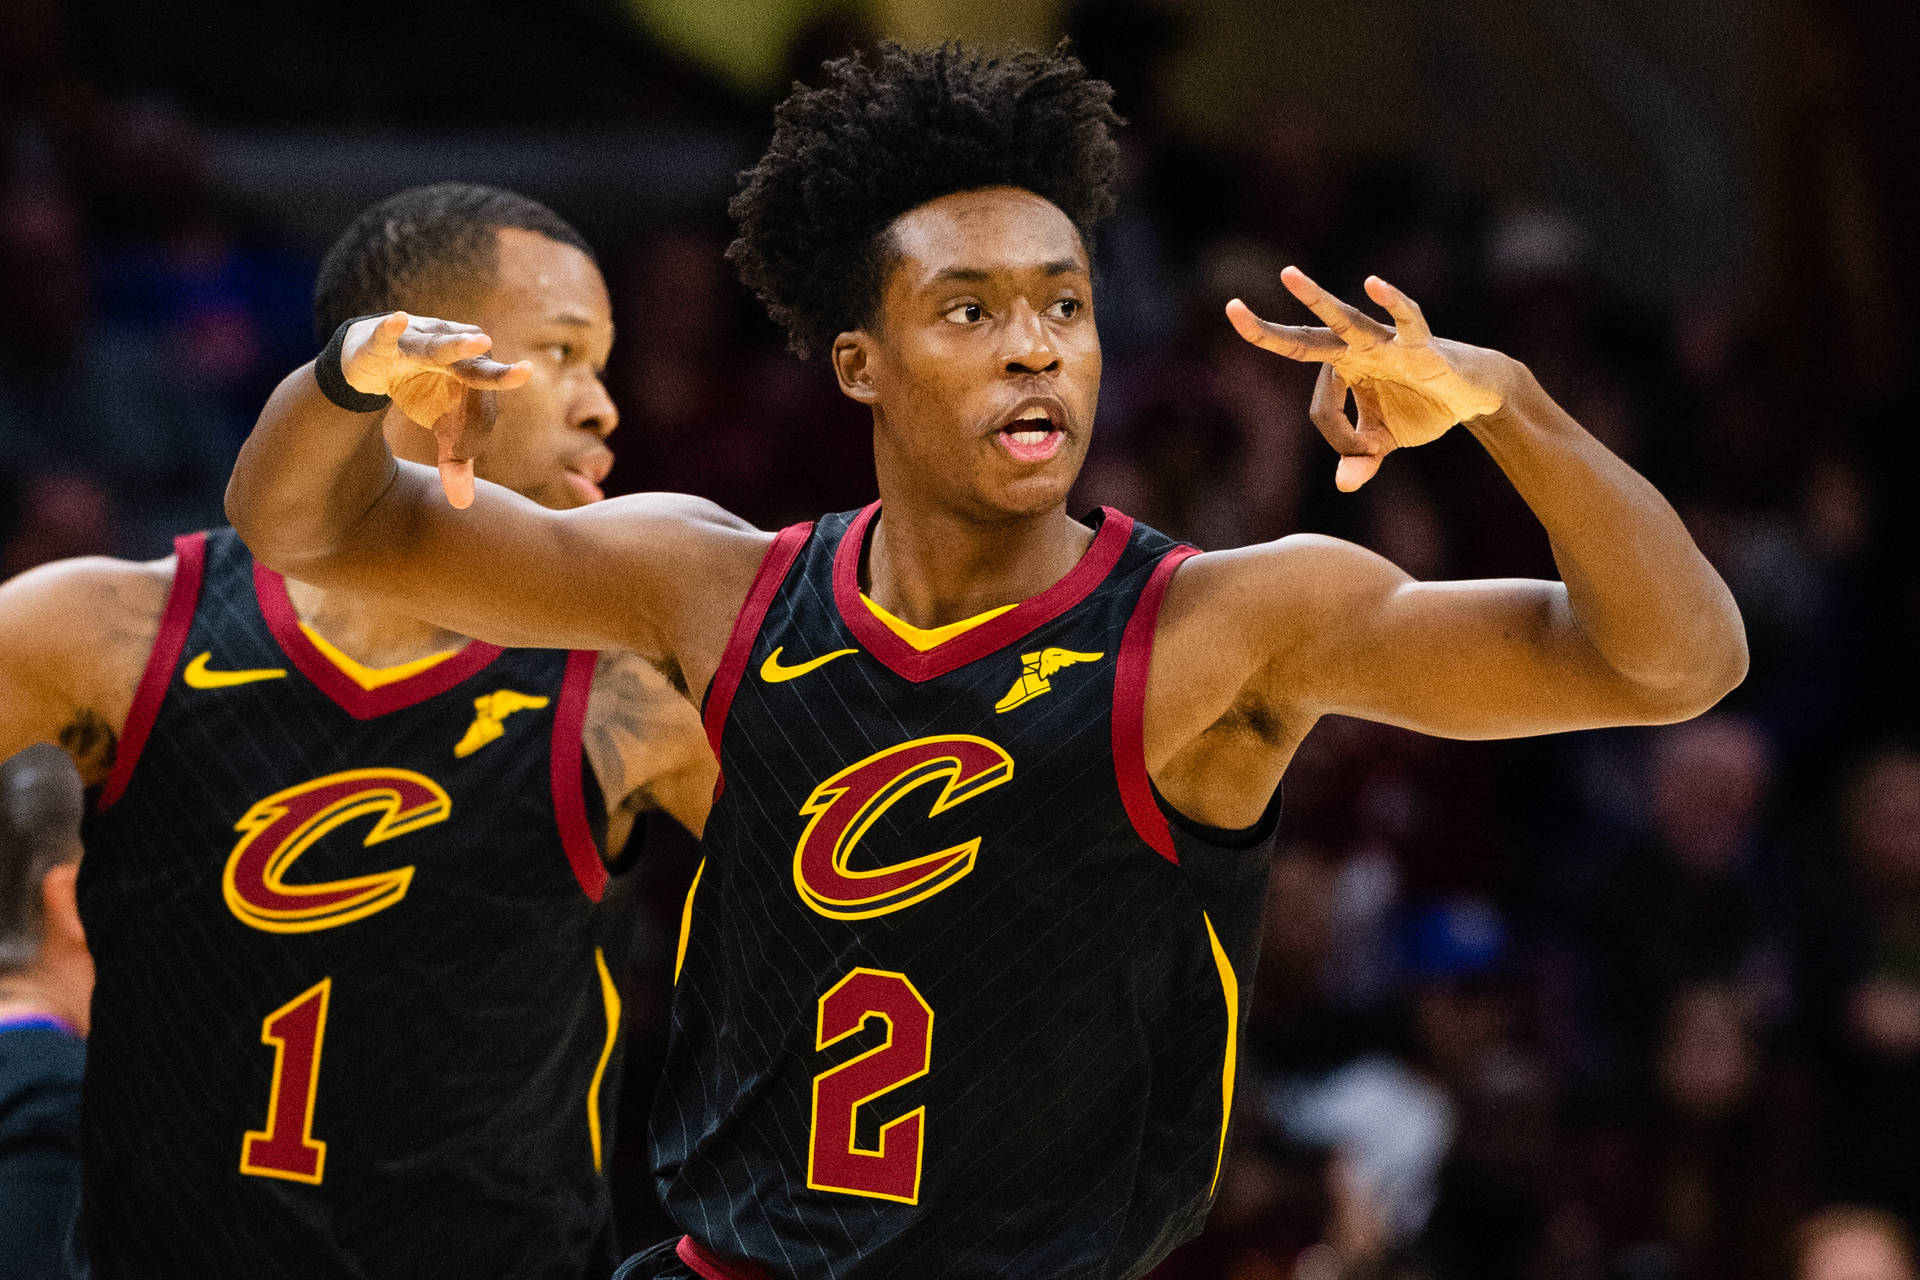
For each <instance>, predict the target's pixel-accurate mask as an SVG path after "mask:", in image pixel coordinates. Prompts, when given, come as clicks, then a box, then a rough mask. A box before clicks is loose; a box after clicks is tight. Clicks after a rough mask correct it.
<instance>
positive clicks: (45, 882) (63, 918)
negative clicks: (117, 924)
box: [40, 858, 87, 947]
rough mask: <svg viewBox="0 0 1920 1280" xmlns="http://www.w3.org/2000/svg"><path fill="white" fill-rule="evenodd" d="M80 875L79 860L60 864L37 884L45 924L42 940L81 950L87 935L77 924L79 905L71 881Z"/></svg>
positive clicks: (85, 943)
mask: <svg viewBox="0 0 1920 1280" xmlns="http://www.w3.org/2000/svg"><path fill="white" fill-rule="evenodd" d="M79 875H80V860H79V859H78V858H75V859H74V860H72V861H71V862H62V863H60V864H59V865H58V866H56V867H54V868H53V869H51V870H50V871H48V872H47V874H46V875H45V876H44V877H42V879H41V881H40V910H41V918H42V919H43V920H44V921H45V922H46V938H47V940H48V941H52V940H53V939H54V938H59V939H60V940H61V941H62V942H65V943H69V944H72V945H76V946H80V947H85V946H86V945H87V931H86V929H85V927H83V926H82V925H81V923H80V901H79V898H78V897H77V896H76V895H75V893H74V881H75V880H76V879H77V878H78V877H79Z"/></svg>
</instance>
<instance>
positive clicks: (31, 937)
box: [0, 743, 82, 974]
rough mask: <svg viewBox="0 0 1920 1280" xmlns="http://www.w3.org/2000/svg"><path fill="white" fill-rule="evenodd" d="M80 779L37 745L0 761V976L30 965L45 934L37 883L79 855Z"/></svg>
mask: <svg viewBox="0 0 1920 1280" xmlns="http://www.w3.org/2000/svg"><path fill="white" fill-rule="evenodd" d="M81 804H82V801H81V790H80V775H79V774H78V773H76V772H75V771H74V767H73V762H72V761H71V760H69V759H68V758H67V753H66V752H64V751H62V750H60V749H59V748H58V747H54V746H50V745H48V744H46V743H40V744H38V745H36V746H31V747H28V748H27V749H26V750H24V751H22V752H20V753H19V754H18V755H15V756H13V757H11V758H10V759H8V760H5V761H0V974H5V973H13V972H16V971H18V970H21V969H25V968H27V967H29V966H31V965H32V964H33V962H34V960H35V959H37V958H38V957H39V954H40V940H41V938H42V937H43V936H44V934H45V932H46V921H45V920H44V919H43V918H42V915H41V906H40V884H41V882H42V881H43V880H45V879H46V878H47V872H49V871H51V870H53V869H54V868H55V867H57V866H59V865H60V864H62V863H64V862H72V861H74V860H75V859H77V858H78V857H79V856H80V814H81Z"/></svg>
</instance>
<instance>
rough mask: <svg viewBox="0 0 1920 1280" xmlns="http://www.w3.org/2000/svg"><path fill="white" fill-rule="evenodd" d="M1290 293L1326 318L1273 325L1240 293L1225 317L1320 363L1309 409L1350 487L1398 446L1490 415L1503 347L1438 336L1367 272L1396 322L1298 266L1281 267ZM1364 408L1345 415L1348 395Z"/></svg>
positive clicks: (1410, 303)
mask: <svg viewBox="0 0 1920 1280" xmlns="http://www.w3.org/2000/svg"><path fill="white" fill-rule="evenodd" d="M1280 280H1281V283H1283V284H1285V285H1286V286H1287V291H1288V292H1289V293H1291V294H1292V295H1293V296H1294V297H1296V298H1298V299H1299V300H1300V301H1301V302H1302V303H1304V304H1305V305H1306V307H1307V309H1308V310H1309V311H1311V312H1313V314H1314V315H1316V316H1318V317H1320V319H1322V320H1324V321H1325V322H1326V327H1325V328H1321V327H1319V326H1314V325H1288V324H1274V323H1273V322H1271V321H1268V320H1262V319H1260V317H1258V316H1256V315H1255V314H1254V313H1253V310H1252V308H1250V307H1248V306H1247V304H1246V303H1244V302H1242V301H1241V300H1240V299H1238V298H1235V299H1233V301H1231V302H1229V303H1227V319H1228V320H1229V321H1230V322H1231V323H1232V324H1233V327H1234V329H1235V330H1236V331H1237V332H1238V333H1239V334H1240V336H1241V337H1243V338H1245V339H1246V340H1247V341H1248V342H1251V343H1253V344H1254V345H1255V346H1258V347H1264V348H1266V349H1267V350H1268V351H1272V352H1274V353H1275V354H1277V355H1283V356H1286V357H1287V358H1288V359H1290V360H1302V361H1318V362H1320V364H1321V365H1322V368H1321V370H1320V379H1319V381H1318V382H1316V383H1315V384H1314V388H1313V404H1312V406H1311V408H1310V409H1309V411H1308V416H1309V417H1311V418H1312V419H1313V424H1314V426H1316V427H1318V428H1319V429H1320V434H1321V435H1323V436H1325V437H1326V440H1327V443H1328V444H1330V445H1332V446H1333V447H1334V449H1335V450H1336V451H1337V452H1338V453H1339V454H1340V455H1341V457H1340V465H1339V467H1338V469H1337V470H1336V471H1335V472H1334V484H1335V485H1337V486H1338V487H1339V488H1340V489H1342V490H1344V491H1346V492H1352V491H1353V490H1355V489H1358V488H1359V487H1360V486H1361V485H1363V484H1365V483H1366V482H1367V481H1368V480H1371V479H1372V478H1373V475H1374V473H1375V472H1376V471H1378V470H1379V469H1380V462H1381V460H1382V459H1383V458H1385V457H1386V456H1387V454H1389V453H1391V452H1392V451H1393V450H1394V449H1397V448H1402V447H1411V446H1413V445H1420V444H1426V443H1427V442H1428V441H1430V440H1436V439H1438V438H1439V437H1440V436H1441V435H1443V434H1445V433H1446V431H1447V429H1448V428H1449V427H1452V426H1453V425H1454V424H1455V423H1459V422H1465V421H1466V420H1467V419H1468V418H1477V417H1480V416H1481V415H1483V414H1488V413H1492V412H1493V411H1494V410H1496V409H1498V408H1499V407H1500V406H1501V405H1502V404H1503V403H1504V402H1505V396H1504V394H1503V392H1502V391H1501V390H1500V388H1501V386H1502V384H1503V374H1504V371H1505V367H1506V366H1508V365H1510V364H1511V362H1510V361H1508V360H1507V358H1506V357H1504V356H1502V355H1500V354H1499V353H1498V352H1493V351H1487V350H1485V349H1483V348H1480V347H1471V346H1468V345H1466V344H1465V343H1461V342H1449V341H1447V340H1446V339H1444V338H1436V337H1434V336H1433V334H1432V332H1431V331H1430V330H1429V329H1428V328H1427V321H1426V317H1424V316H1423V315H1421V314H1420V308H1419V306H1418V304H1416V303H1415V302H1414V300H1413V299H1412V298H1409V297H1408V296H1407V295H1406V294H1404V293H1402V292H1400V290H1398V289H1396V288H1394V287H1393V286H1392V285H1390V284H1388V283H1387V282H1386V281H1385V280H1382V279H1381V278H1380V277H1379V276H1368V277H1367V282H1366V289H1367V296H1368V297H1370V298H1372V299H1373V300H1374V301H1375V302H1377V303H1379V304H1380V306H1382V307H1384V308H1385V309H1386V311H1387V314H1388V315H1390V316H1391V317H1392V318H1393V325H1392V327H1388V326H1387V325H1384V324H1382V323H1381V322H1380V321H1378V320H1375V319H1374V318H1373V317H1372V316H1370V315H1368V314H1367V313H1366V312H1364V311H1361V310H1360V309H1359V308H1357V307H1353V306H1349V305H1348V304H1347V303H1345V302H1342V301H1341V300H1340V299H1338V298H1336V297H1334V296H1333V295H1332V294H1330V293H1328V292H1327V291H1326V290H1324V289H1322V288H1321V287H1320V286H1319V285H1317V284H1315V283H1314V282H1313V281H1312V280H1310V279H1308V278H1307V274H1306V272H1304V271H1302V270H1300V269H1299V268H1298V267H1288V268H1287V269H1286V270H1284V271H1282V272H1281V273H1280ZM1349 391H1351V392H1352V393H1353V400H1354V404H1355V405H1357V406H1358V408H1359V411H1360V421H1359V423H1358V425H1355V423H1354V422H1353V420H1352V419H1350V418H1349V417H1348V416H1347V393H1348V392H1349Z"/></svg>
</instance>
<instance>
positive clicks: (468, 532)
mask: <svg viewBox="0 0 1920 1280" xmlns="http://www.w3.org/2000/svg"><path fill="white" fill-rule="evenodd" d="M491 347H492V342H491V339H489V338H488V337H487V335H486V334H485V333H483V332H481V331H480V330H479V329H477V328H475V327H474V326H472V325H463V324H454V323H450V322H447V321H442V320H434V319H427V318H421V317H409V316H408V315H406V313H404V312H395V313H393V314H390V315H387V316H383V317H378V318H375V319H368V320H362V321H360V322H359V323H357V324H355V325H354V326H353V327H352V328H351V329H350V330H349V331H348V336H347V340H346V344H345V347H344V350H343V352H342V358H341V372H342V373H343V374H344V375H345V378H346V380H347V382H348V383H349V385H351V386H352V387H353V388H354V389H355V390H357V391H360V392H362V393H365V394H370V395H388V396H391V397H392V398H393V402H394V406H395V408H397V409H399V410H400V411H401V412H403V413H405V414H406V416H407V417H408V418H410V419H411V420H412V421H413V422H415V423H419V424H421V425H423V426H428V427H431V429H432V430H433V432H434V434H435V435H436V436H437V437H438V439H439V442H440V466H439V475H438V476H436V475H435V472H434V469H432V468H428V467H422V466H416V465H412V464H409V463H404V462H399V461H397V460H396V459H395V458H394V457H393V456H392V454H391V453H390V452H389V450H388V448H387V445H386V441H385V438H384V436H383V434H382V423H383V419H384V414H383V413H382V412H380V411H374V412H370V413H355V412H352V411H350V410H347V409H343V408H341V407H339V406H338V405H336V404H335V403H334V402H333V401H331V400H329V399H328V398H327V397H326V396H325V395H324V394H323V393H322V392H321V390H320V387H319V384H318V383H317V382H316V381H315V379H314V374H313V367H312V365H303V366H302V367H301V368H299V369H297V370H295V371H294V372H293V373H292V374H290V375H288V377H287V378H286V379H285V380H284V381H282V382H281V384H280V385H279V387H277V388H276V389H275V390H274V392H273V395H272V396H271V397H270V398H269V399H268V401H267V404H266V407H265V408H264V409H263V410H262V411H261V415H260V421H259V424H258V425H257V426H256V427H255V429H254V432H253V434H252V436H250V437H249V438H248V440H247V442H246V444H245V445H244V446H243V447H242V449H241V451H240V458H239V461H238V463H237V464H236V466H235V468H234V473H233V479H232V481H231V483H230V484H229V485H228V488H227V514H228V517H229V518H230V519H231V520H232V521H233V524H234V527H235V528H236V529H238V530H239V531H240V535H241V537H242V538H244V539H245V540H246V543H247V545H248V547H249V548H251V549H252V551H253V553H254V554H255V555H256V556H257V557H258V558H259V559H260V560H261V561H262V562H263V563H265V564H267V565H269V566H271V567H272V568H274V569H277V570H279V571H281V572H283V573H286V574H289V575H291V576H294V577H297V578H300V579H302V580H305V581H308V582H313V583H316V584H318V585H321V586H328V587H336V588H341V589H346V590H351V591H355V592H359V593H364V594H369V595H373V596H377V597H381V598H384V599H387V600H390V601H393V602H395V603H396V604H399V605H401V606H403V607H404V608H405V609H406V611H407V612H408V613H409V614H411V615H412V616H415V617H420V618H424V619H427V620H429V621H432V622H436V623H439V624H440V625H443V626H446V627H449V628H452V629H453V630H456V631H459V632H461V633H463V634H466V635H471V636H477V637H479V638H481V639H484V640H490V641H493V642H495V643H499V644H510V645H536V646H554V647H579V648H603V649H604V648H620V649H631V650H633V651H635V652H639V653H643V654H648V655H651V656H656V657H662V658H670V659H672V660H673V661H675V662H677V663H678V664H679V665H680V666H681V667H683V668H684V669H685V670H686V673H687V675H688V678H689V680H690V681H698V682H695V683H692V685H691V687H692V688H693V689H695V690H696V691H697V690H699V689H701V688H703V687H704V678H705V677H706V676H710V675H711V668H712V666H713V665H714V664H717V662H718V656H719V650H720V648H721V647H722V646H723V645H724V643H725V636H726V631H727V627H728V626H729V625H730V623H731V620H732V617H733V614H734V613H735V612H736V611H737V610H738V608H739V605H740V602H741V601H742V600H743V599H744V598H745V596H746V591H747V587H748V584H749V583H750V582H751V581H752V577H753V574H754V571H755V569H756V568H757V566H758V564H759V559H760V556H761V554H762V553H763V552H764V550H765V546H766V542H767V537H766V535H763V534H760V533H758V532H756V531H754V530H752V529H751V528H750V527H748V526H746V525H745V524H744V523H743V522H742V521H740V520H738V519H736V518H735V517H733V516H730V515H728V514H727V513H726V512H724V511H722V510H720V509H719V508H718V507H715V506H714V505H713V504H711V503H708V502H704V501H702V500H700V499H696V498H688V497H684V496H681V495H666V494H650V495H642V496H637V497H632V498H623V499H615V500H613V501H611V502H604V503H596V504H594V505H592V506H590V507H585V508H581V509H579V510H575V511H570V512H556V511H549V510H547V509H545V508H543V507H541V506H539V505H538V504H536V503H533V502H531V501H528V500H527V499H525V498H522V497H520V496H519V495H517V494H515V493H512V492H511V491H509V490H507V489H504V488H501V487H499V486H497V485H491V484H488V483H486V482H485V481H480V482H477V483H476V482H475V480H474V478H473V462H472V460H473V458H474V457H475V456H476V455H477V454H479V453H480V451H481V450H482V449H483V448H484V446H485V442H486V436H487V433H488V430H489V429H490V426H491V422H492V418H493V409H494V402H493V398H494V397H495V396H496V395H502V394H505V395H511V394H512V393H513V389H514V388H516V387H518V386H519V385H521V384H522V383H524V382H525V380H526V377H527V373H528V368H529V367H528V366H526V365H525V364H515V365H504V364H501V363H499V362H497V361H494V360H492V359H489V358H488V356H487V354H486V353H487V352H488V351H489V350H490V349H491ZM443 489H444V495H445V496H444V497H443V496H442V493H443Z"/></svg>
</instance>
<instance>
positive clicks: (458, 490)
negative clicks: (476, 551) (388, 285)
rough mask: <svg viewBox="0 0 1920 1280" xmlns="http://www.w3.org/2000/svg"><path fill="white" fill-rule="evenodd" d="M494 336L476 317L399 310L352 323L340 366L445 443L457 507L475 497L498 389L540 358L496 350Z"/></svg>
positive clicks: (450, 491)
mask: <svg viewBox="0 0 1920 1280" xmlns="http://www.w3.org/2000/svg"><path fill="white" fill-rule="evenodd" d="M492 350H493V339H492V338H489V337H488V336H487V335H486V334H484V333H482V332H481V331H480V330H479V328H478V327H476V326H474V325H470V324H458V323H455V322H454V321H451V320H435V319H432V318H430V317H427V316H410V315H408V314H407V313H406V312H404V311H395V312H392V313H391V314H388V315H385V316H379V317H375V318H373V319H369V320H361V321H359V322H357V323H356V324H355V325H354V326H353V327H352V328H350V329H348V330H347V337H346V341H345V343H344V344H343V345H342V347H341V350H340V372H341V373H342V374H344V375H345V377H346V380H347V385H348V386H350V387H352V388H353V389H354V390H355V391H363V392H365V393H367V394H368V395H376V396H379V395H384V396H391V397H393V403H394V404H395V405H396V406H397V407H398V408H399V410H400V412H402V413H404V414H406V415H407V417H408V418H410V419H411V420H412V421H414V422H415V423H417V424H419V425H420V426H423V427H425V428H427V429H428V430H429V431H431V432H433V434H434V438H435V439H436V440H437V441H438V443H439V467H440V487H441V488H442V489H444V490H446V494H447V501H448V502H450V503H452V504H453V505H454V506H456V507H467V506H471V505H472V503H473V459H474V457H475V456H476V455H477V454H478V453H479V452H480V446H481V444H482V442H483V441H484V440H485V439H486V435H487V432H488V431H489V430H491V429H492V427H493V419H494V409H495V406H494V400H493V394H492V393H493V392H496V391H511V390H513V389H514V388H515V387H520V386H524V385H526V381H527V379H528V378H530V377H532V376H533V364H532V362H530V361H526V360H522V361H520V362H519V363H517V364H501V363H500V362H499V361H497V360H492V359H489V358H488V353H489V352H491V351H492Z"/></svg>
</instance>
